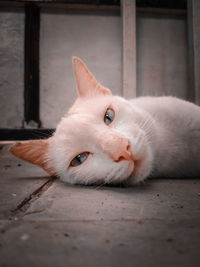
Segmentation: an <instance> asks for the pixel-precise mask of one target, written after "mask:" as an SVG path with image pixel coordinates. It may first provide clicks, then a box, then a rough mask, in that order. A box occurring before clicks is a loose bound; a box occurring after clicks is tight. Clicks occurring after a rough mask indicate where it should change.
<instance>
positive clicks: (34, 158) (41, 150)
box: [10, 139, 55, 175]
mask: <svg viewBox="0 0 200 267" xmlns="http://www.w3.org/2000/svg"><path fill="white" fill-rule="evenodd" d="M48 147H49V140H48V139H44V140H32V141H24V142H19V143H16V144H15V145H13V146H12V147H11V148H10V151H11V153H12V154H13V155H15V156H16V157H18V158H20V159H23V160H25V161H28V162H29V163H32V164H35V165H37V166H39V167H41V168H43V169H44V170H45V171H46V172H47V173H48V174H50V175H55V171H54V170H53V168H51V167H49V166H48Z"/></svg>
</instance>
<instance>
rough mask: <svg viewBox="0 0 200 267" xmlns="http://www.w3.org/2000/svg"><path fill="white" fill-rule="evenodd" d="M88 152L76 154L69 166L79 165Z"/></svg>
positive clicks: (84, 159)
mask: <svg viewBox="0 0 200 267" xmlns="http://www.w3.org/2000/svg"><path fill="white" fill-rule="evenodd" d="M88 155H89V152H83V153H81V154H79V155H77V156H76V157H75V158H73V160H72V161H71V163H70V166H72V167H76V166H79V165H81V164H82V163H83V162H84V161H86V159H87V158H88Z"/></svg>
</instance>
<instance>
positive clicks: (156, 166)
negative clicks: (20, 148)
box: [49, 95, 200, 184]
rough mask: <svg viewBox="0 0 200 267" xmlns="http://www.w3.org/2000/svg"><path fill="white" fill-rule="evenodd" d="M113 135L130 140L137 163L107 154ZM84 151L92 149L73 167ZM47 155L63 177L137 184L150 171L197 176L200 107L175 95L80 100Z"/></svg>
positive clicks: (199, 169) (52, 141)
mask: <svg viewBox="0 0 200 267" xmlns="http://www.w3.org/2000/svg"><path fill="white" fill-rule="evenodd" d="M110 105H111V106H112V107H113V109H114V111H115V119H114V121H113V123H112V124H111V125H110V126H108V125H106V124H105V123H104V121H103V115H104V114H105V111H106V109H107V107H108V106H110ZM103 135H104V136H105V140H104V139H103V138H102V136H103ZM109 135H113V136H115V135H116V136H122V137H124V138H126V139H128V140H129V141H130V143H131V152H132V154H133V155H134V158H135V161H134V162H130V161H120V162H114V161H113V160H112V159H111V158H110V157H109V156H108V155H107V154H106V153H104V149H103V145H104V146H105V145H106V139H108V140H107V142H112V140H110V139H109ZM102 140H103V141H102ZM84 151H88V152H91V154H90V155H89V157H88V159H87V160H86V161H85V162H84V163H83V164H81V165H80V166H77V167H69V164H70V162H71V160H72V159H73V157H75V156H76V155H78V154H79V153H81V152H84ZM49 158H50V162H51V164H52V165H53V168H54V169H55V170H56V172H57V173H58V175H59V176H60V177H61V179H62V180H63V181H66V182H69V183H82V184H93V183H116V182H122V181H126V182H129V183H131V184H133V183H137V182H139V181H142V180H144V179H145V178H147V177H149V176H150V175H152V176H155V177H158V176H162V177H163V176H164V177H183V176H184V177H186V176H188V177H191V176H198V175H199V174H200V108H199V107H198V106H196V105H194V104H192V103H189V102H186V101H184V100H180V99H177V98H174V97H141V98H136V99H133V100H125V99H124V98H121V97H118V96H110V95H109V96H107V95H106V96H96V97H95V96H94V97H90V98H87V99H78V100H77V101H76V103H75V104H74V106H73V107H72V109H70V111H69V113H68V114H67V115H66V116H65V117H63V118H62V120H61V122H60V124H59V125H58V127H57V130H56V132H55V134H54V136H53V137H52V138H51V140H50V147H49Z"/></svg>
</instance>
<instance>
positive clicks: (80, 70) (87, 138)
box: [11, 58, 152, 184]
mask: <svg viewBox="0 0 200 267" xmlns="http://www.w3.org/2000/svg"><path fill="white" fill-rule="evenodd" d="M73 66H74V73H75V78H76V84H77V91H78V97H77V99H76V101H75V103H74V104H73V106H72V107H71V108H70V109H69V111H68V113H67V114H66V115H65V116H64V117H63V118H62V119H61V121H60V123H59V124H58V126H57V128H56V131H55V133H54V135H53V136H52V137H50V138H49V139H45V140H34V141H26V142H21V143H17V144H16V145H14V146H13V147H12V148H11V152H12V153H13V154H14V155H15V156H17V157H20V158H22V159H24V160H26V161H28V162H31V163H33V164H36V165H38V166H40V167H42V168H43V169H45V170H46V171H47V172H48V173H49V174H51V175H58V176H59V177H60V178H61V179H62V180H63V181H66V182H69V183H73V184H75V183H81V184H96V183H98V184H99V183H118V182H122V181H131V182H132V183H133V182H137V181H140V180H143V179H144V178H145V177H146V176H147V175H148V174H149V173H150V171H151V161H152V155H151V149H150V146H149V144H148V140H147V136H146V133H145V132H144V131H143V129H142V127H140V123H141V118H142V114H141V113H140V110H138V109H137V108H135V107H133V106H132V104H130V102H129V101H127V100H125V99H124V98H121V97H119V96H113V95H112V93H111V91H110V90H109V89H107V88H105V87H103V86H102V85H101V84H100V83H98V82H97V80H96V79H95V77H94V76H93V75H92V74H91V72H90V71H89V70H88V69H87V67H86V66H85V64H84V63H83V62H82V61H81V60H80V59H78V58H74V59H73Z"/></svg>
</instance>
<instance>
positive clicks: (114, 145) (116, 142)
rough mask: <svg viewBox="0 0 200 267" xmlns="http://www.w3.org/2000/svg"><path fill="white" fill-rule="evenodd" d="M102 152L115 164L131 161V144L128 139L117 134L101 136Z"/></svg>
mask: <svg viewBox="0 0 200 267" xmlns="http://www.w3.org/2000/svg"><path fill="white" fill-rule="evenodd" d="M101 147H102V149H103V151H104V152H105V153H106V154H107V155H108V156H109V157H110V158H111V159H112V160H113V161H115V162H120V161H123V160H133V156H132V154H131V144H130V142H129V140H128V139H126V138H124V137H121V136H119V135H117V134H111V133H110V134H109V135H108V134H107V135H103V136H102V138H101Z"/></svg>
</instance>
